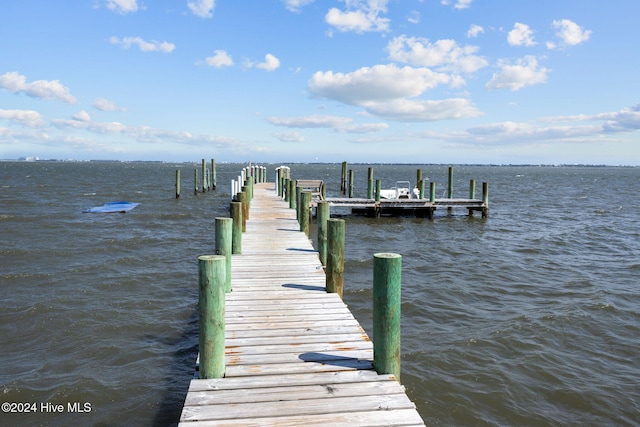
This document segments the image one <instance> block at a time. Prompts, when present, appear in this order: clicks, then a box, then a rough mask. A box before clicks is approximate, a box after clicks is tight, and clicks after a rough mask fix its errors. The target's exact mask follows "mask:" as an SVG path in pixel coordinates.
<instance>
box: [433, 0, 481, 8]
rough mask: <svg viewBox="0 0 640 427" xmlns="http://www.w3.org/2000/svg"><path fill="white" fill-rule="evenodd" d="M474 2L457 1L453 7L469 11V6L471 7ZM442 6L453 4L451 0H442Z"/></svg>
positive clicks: (469, 0) (467, 0) (470, 0)
mask: <svg viewBox="0 0 640 427" xmlns="http://www.w3.org/2000/svg"><path fill="white" fill-rule="evenodd" d="M472 2H473V0H457V1H456V3H455V4H454V6H453V7H454V8H455V9H467V8H468V7H469V6H471V3H472ZM440 4H442V5H444V6H448V5H450V4H451V0H441V1H440Z"/></svg>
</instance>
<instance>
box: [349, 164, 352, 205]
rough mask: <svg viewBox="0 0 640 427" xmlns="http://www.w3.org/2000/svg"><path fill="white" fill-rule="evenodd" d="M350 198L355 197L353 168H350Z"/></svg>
mask: <svg viewBox="0 0 640 427" xmlns="http://www.w3.org/2000/svg"><path fill="white" fill-rule="evenodd" d="M349 198H350V199H352V198H353V169H349Z"/></svg>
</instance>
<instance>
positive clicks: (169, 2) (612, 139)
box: [0, 0, 640, 165]
mask: <svg viewBox="0 0 640 427" xmlns="http://www.w3.org/2000/svg"><path fill="white" fill-rule="evenodd" d="M0 10H1V11H2V12H1V13H0V159H16V158H20V157H39V158H41V159H76V160H90V159H95V160H154V161H157V160H160V161H169V162H171V161H175V162H177V161H199V160H200V159H201V158H215V159H216V161H219V162H226V161H228V162H248V161H252V162H282V163H285V162H341V161H349V162H353V163H368V162H376V163H377V162H389V163H396V162H397V163H443V164H446V163H449V164H455V163H473V164H607V165H640V132H639V130H640V90H639V89H640V83H639V82H640V73H639V71H640V55H639V54H638V47H637V46H638V45H637V42H638V40H640V26H638V25H637V17H638V16H640V2H639V1H637V0H613V1H608V2H605V1H602V0H535V1H534V0H520V1H513V0H335V1H332V0H65V1H51V0H19V1H18V0H8V1H4V2H3V3H2V7H1V9H0Z"/></svg>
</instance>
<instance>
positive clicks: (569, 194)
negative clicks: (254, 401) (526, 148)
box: [0, 162, 640, 426]
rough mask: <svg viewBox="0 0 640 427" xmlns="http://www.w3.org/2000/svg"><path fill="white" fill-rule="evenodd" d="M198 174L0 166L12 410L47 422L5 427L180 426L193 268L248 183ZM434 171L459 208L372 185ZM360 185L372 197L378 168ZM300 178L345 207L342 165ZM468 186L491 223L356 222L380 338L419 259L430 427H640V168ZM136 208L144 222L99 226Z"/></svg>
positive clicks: (3, 377) (463, 190)
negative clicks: (485, 200)
mask: <svg viewBox="0 0 640 427" xmlns="http://www.w3.org/2000/svg"><path fill="white" fill-rule="evenodd" d="M198 166H199V165H197V164H195V163H194V164H179V165H174V164H160V163H103V162H91V163H62V162H56V163H53V162H37V163H26V162H0V187H1V189H0V230H1V234H2V239H1V241H0V242H1V243H0V338H1V340H2V345H1V346H0V385H1V387H2V388H1V389H0V393H1V398H0V401H1V402H2V403H5V402H16V403H17V402H22V403H30V404H31V405H32V406H31V409H33V408H34V406H35V408H36V410H37V412H35V413H30V414H5V413H0V425H18V426H20V425H22V426H34V425H47V426H49V425H53V426H67V425H72V424H76V425H97V426H120V425H132V426H151V425H175V423H176V422H177V420H178V418H179V414H180V411H181V408H182V402H183V400H184V396H185V393H186V390H187V387H188V383H189V380H190V378H191V377H192V374H193V364H194V360H195V356H196V354H197V341H198V340H197V315H196V314H197V313H196V309H197V306H196V304H197V261H196V259H197V256H198V255H200V254H204V253H210V252H211V249H212V247H213V242H214V236H213V224H214V218H215V217H216V216H226V215H227V212H228V202H229V187H230V186H229V183H230V180H231V179H232V178H234V177H235V176H236V175H237V173H238V171H239V170H240V168H241V165H238V164H231V165H219V166H218V190H217V191H216V192H215V193H207V194H199V195H198V196H194V195H193V191H192V190H190V188H191V187H192V184H191V183H192V176H193V169H194V168H195V167H198ZM418 167H421V168H422V169H423V170H424V175H425V176H428V177H429V178H430V179H431V180H432V181H436V182H437V183H438V186H437V193H438V195H440V194H442V192H443V191H444V189H445V188H446V179H447V167H446V166H409V165H395V166H391V165H385V166H378V165H376V166H375V175H376V178H381V179H382V180H383V186H384V187H389V186H391V185H392V184H393V183H394V181H395V180H407V179H409V180H411V181H412V182H415V175H416V169H417V168H418ZM177 168H179V169H181V170H182V176H183V182H182V197H181V198H180V199H179V200H176V199H175V197H174V183H175V170H176V169H177ZM353 169H354V170H355V176H356V195H364V193H365V192H366V183H365V179H366V171H367V166H366V165H364V166H362V165H355V166H353ZM273 176H274V166H273V165H272V166H270V167H269V175H268V177H269V179H270V180H273ZM292 176H293V177H295V178H323V179H325V181H326V182H327V183H328V185H329V189H330V193H331V192H333V193H334V194H337V190H338V188H339V178H340V165H294V166H293V167H292ZM471 178H474V179H476V180H477V181H478V183H481V182H482V181H487V182H489V191H490V216H489V218H488V219H481V218H480V217H479V215H478V214H476V217H474V218H471V219H470V218H468V217H467V216H466V211H464V210H463V211H454V212H453V214H450V215H449V214H447V212H446V211H437V212H436V219H435V220H434V221H429V220H427V219H418V218H411V217H407V218H379V219H369V218H361V217H351V216H347V217H346V220H347V227H346V230H347V248H346V253H347V261H346V262H347V265H346V278H345V288H346V289H345V300H346V301H347V303H348V304H349V305H350V306H351V308H352V310H353V312H354V314H355V316H356V318H357V319H358V320H359V321H360V322H361V323H362V325H363V326H364V327H365V329H367V331H369V332H371V316H372V310H371V298H372V295H371V281H372V278H371V276H372V260H371V257H372V254H373V253H375V252H381V251H385V252H397V253H400V254H402V255H403V306H402V310H403V325H402V327H403V331H402V333H403V337H402V350H403V358H402V379H403V384H404V385H405V386H406V387H407V391H408V394H409V395H410V397H411V398H412V399H413V400H414V401H415V402H416V405H417V407H418V410H419V412H420V414H421V415H422V417H423V418H424V420H425V422H426V424H427V425H442V426H450V425H464V426H466V425H468V426H494V425H501V426H515V425H522V426H529V425H533V426H547V425H548V426H564V425H591V426H602V425H639V424H640V415H639V414H640V381H639V380H638V378H640V297H639V291H638V286H640V280H639V279H640V216H639V215H638V212H640V198H639V197H638V188H639V186H640V168H614V167H607V168H595V167H556V168H551V167H542V168H539V167H488V166H473V167H472V166H459V167H456V168H455V171H454V187H455V188H454V196H456V197H466V196H467V193H468V186H469V179H471ZM478 188H481V186H480V184H478ZM119 200H128V201H134V202H139V203H141V205H140V206H138V207H137V208H136V209H134V210H133V211H131V212H129V213H127V214H106V215H100V214H83V213H82V210H83V209H86V208H89V207H92V206H97V205H101V204H103V203H104V202H108V201H119ZM338 213H339V212H338ZM312 236H313V234H312ZM85 403H86V404H88V405H85ZM59 404H62V405H63V413H53V411H54V410H56V409H59V408H57V406H56V405H59ZM69 406H71V408H70V407H69ZM70 409H75V410H76V412H75V413H71V412H70V411H69V410H70ZM78 410H82V411H84V412H78ZM45 411H49V412H45Z"/></svg>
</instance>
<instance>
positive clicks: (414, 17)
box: [407, 10, 420, 24]
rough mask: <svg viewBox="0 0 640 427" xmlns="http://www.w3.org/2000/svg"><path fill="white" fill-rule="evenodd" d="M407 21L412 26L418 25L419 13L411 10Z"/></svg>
mask: <svg viewBox="0 0 640 427" xmlns="http://www.w3.org/2000/svg"><path fill="white" fill-rule="evenodd" d="M407 21H409V22H410V23H412V24H419V23H420V12H418V11H417V10H412V11H411V13H410V14H409V16H408V17H407Z"/></svg>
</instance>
